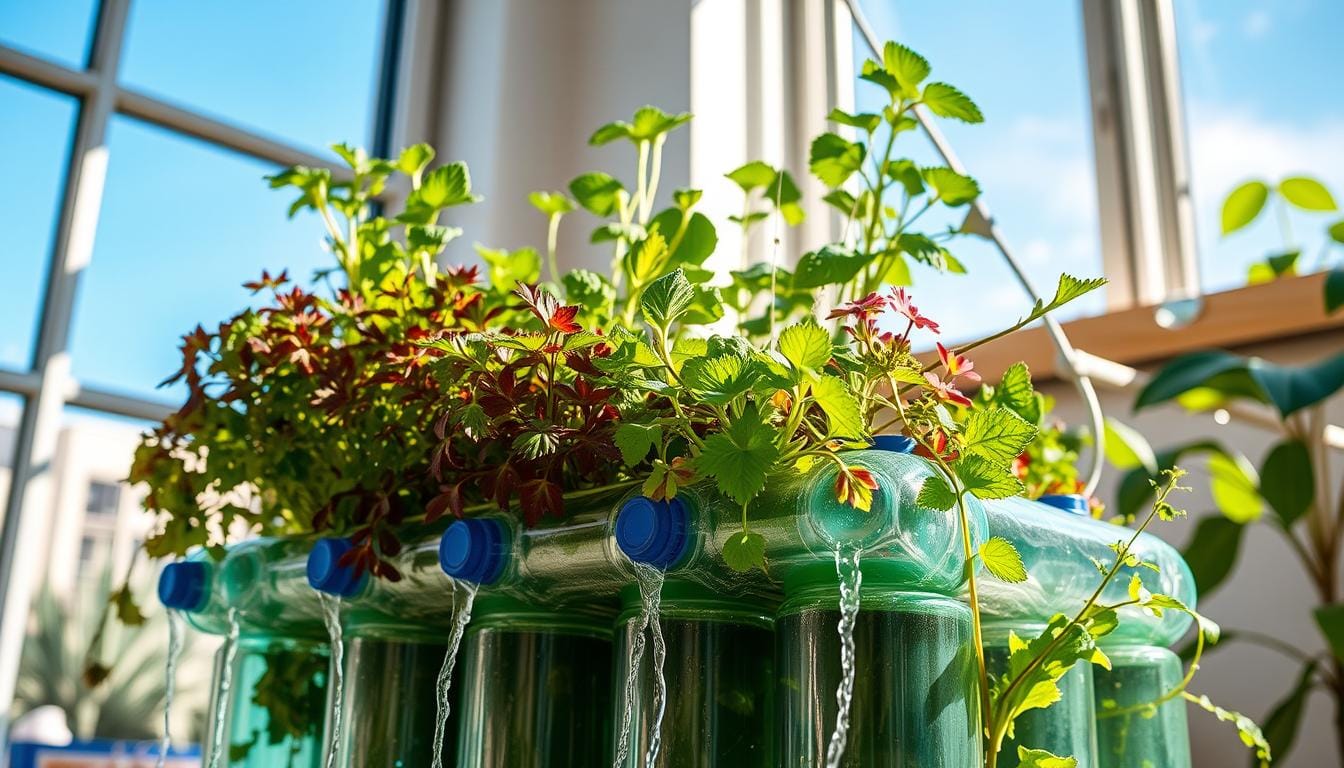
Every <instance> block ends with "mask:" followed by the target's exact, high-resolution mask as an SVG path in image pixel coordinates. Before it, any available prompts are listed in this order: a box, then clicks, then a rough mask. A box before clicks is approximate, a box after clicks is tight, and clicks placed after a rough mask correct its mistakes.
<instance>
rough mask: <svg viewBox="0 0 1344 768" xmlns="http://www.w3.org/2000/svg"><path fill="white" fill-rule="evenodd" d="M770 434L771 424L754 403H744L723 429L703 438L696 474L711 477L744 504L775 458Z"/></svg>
mask: <svg viewBox="0 0 1344 768" xmlns="http://www.w3.org/2000/svg"><path fill="white" fill-rule="evenodd" d="M774 436H775V429H774V427H772V426H770V425H769V424H768V423H766V422H765V421H764V420H763V419H762V417H761V416H760V414H759V412H758V411H757V409H756V406H755V405H754V404H752V405H748V406H747V409H746V411H745V412H744V413H743V414H742V415H741V416H739V417H738V418H736V419H734V420H733V421H732V422H731V423H729V425H728V428H727V429H726V430H725V431H723V432H719V433H716V434H713V435H710V436H709V437H708V438H706V439H705V447H704V450H703V451H701V453H700V455H699V456H698V457H697V458H696V468H697V469H698V470H699V472H700V474H702V475H704V476H706V477H712V478H714V479H715V480H716V481H717V482H718V487H719V490H721V491H723V492H724V493H725V494H727V495H728V496H729V498H731V499H733V500H734V501H736V502H737V503H738V504H746V503H747V502H749V501H751V500H752V498H754V497H755V496H756V494H758V493H760V492H761V489H762V488H764V487H765V479H766V477H767V476H768V475H769V473H770V470H771V469H772V468H773V466H774V463H775V461H776V460H777V459H778V458H779V449H778V448H777V447H776V446H775V442H774Z"/></svg>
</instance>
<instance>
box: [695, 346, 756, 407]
mask: <svg viewBox="0 0 1344 768" xmlns="http://www.w3.org/2000/svg"><path fill="white" fill-rule="evenodd" d="M681 376H682V379H683V381H685V383H686V386H688V387H690V388H691V389H692V390H694V391H695V392H696V393H697V394H699V396H700V399H702V400H704V401H705V402H707V403H709V404H711V405H727V404H728V403H729V402H730V401H731V400H732V399H733V398H735V397H737V396H738V395H742V394H746V393H747V392H748V391H750V390H751V387H752V385H753V384H755V383H756V381H757V380H758V379H759V378H760V369H759V368H757V367H755V366H752V365H750V364H749V363H748V362H747V360H746V359H745V358H743V357H740V356H737V355H717V356H714V357H697V358H693V359H691V360H687V361H686V364H685V366H683V368H682V370H681Z"/></svg>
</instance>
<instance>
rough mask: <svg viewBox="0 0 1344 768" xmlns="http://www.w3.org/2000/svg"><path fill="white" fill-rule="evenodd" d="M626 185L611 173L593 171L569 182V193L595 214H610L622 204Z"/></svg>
mask: <svg viewBox="0 0 1344 768" xmlns="http://www.w3.org/2000/svg"><path fill="white" fill-rule="evenodd" d="M624 192H625V187H624V186H622V185H621V182H619V181H617V180H616V179H615V178H614V177H612V176H611V175H610V174H606V173H602V172H601V171H593V172H592V173H585V174H583V175H581V176H578V177H576V178H575V179H574V180H573V181H571V182H569V193H570V194H571V195H574V199H575V200H578V201H579V205H582V206H583V207H584V208H586V209H588V211H589V212H591V213H592V214H593V215H595V216H610V215H612V214H613V213H615V212H616V209H617V208H618V207H619V205H620V199H621V196H622V195H623V194H624Z"/></svg>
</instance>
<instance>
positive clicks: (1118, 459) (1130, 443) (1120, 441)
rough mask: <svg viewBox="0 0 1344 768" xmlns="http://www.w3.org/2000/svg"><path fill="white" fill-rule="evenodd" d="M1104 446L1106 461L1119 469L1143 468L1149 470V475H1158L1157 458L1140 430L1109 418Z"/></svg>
mask: <svg viewBox="0 0 1344 768" xmlns="http://www.w3.org/2000/svg"><path fill="white" fill-rule="evenodd" d="M1103 445H1104V449H1105V452H1106V460H1107V461H1109V462H1111V464H1112V465H1113V466H1115V467H1116V468H1117V469H1134V468H1135V467H1143V468H1144V469H1146V470H1148V474H1150V475H1153V476H1156V475H1157V456H1155V455H1154V454H1153V447H1152V446H1151V445H1149V444H1148V441H1147V439H1145V438H1144V436H1143V435H1141V434H1139V432H1138V430H1136V429H1134V428H1133V427H1131V426H1129V425H1128V424H1124V423H1122V422H1119V421H1116V420H1115V419H1112V418H1110V417H1107V418H1106V439H1105V442H1104V444H1103Z"/></svg>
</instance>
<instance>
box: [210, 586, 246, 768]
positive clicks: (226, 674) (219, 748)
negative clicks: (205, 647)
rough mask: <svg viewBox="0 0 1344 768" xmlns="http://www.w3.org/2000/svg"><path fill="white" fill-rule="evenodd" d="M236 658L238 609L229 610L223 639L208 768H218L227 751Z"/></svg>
mask: <svg viewBox="0 0 1344 768" xmlns="http://www.w3.org/2000/svg"><path fill="white" fill-rule="evenodd" d="M237 658H238V609H237V608H230V609H229V634H228V635H227V636H226V637H225V638H224V660H223V666H222V667H221V668H220V672H219V689H218V690H217V691H216V692H215V729H214V739H213V740H212V741H211V742H210V759H209V760H208V761H206V766H207V767H208V768H219V758H220V755H223V754H224V753H225V752H227V751H228V749H229V745H228V744H226V743H225V735H224V726H225V724H227V723H228V722H229V712H228V709H229V689H230V688H232V687H233V664H234V661H235V660H236V659H237Z"/></svg>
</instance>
